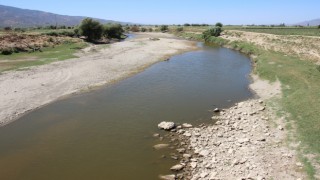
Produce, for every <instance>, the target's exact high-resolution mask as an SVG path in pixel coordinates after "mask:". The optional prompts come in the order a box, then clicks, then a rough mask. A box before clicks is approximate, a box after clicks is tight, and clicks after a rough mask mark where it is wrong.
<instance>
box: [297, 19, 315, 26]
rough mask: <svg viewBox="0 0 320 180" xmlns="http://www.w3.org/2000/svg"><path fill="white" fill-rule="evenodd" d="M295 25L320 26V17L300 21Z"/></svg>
mask: <svg viewBox="0 0 320 180" xmlns="http://www.w3.org/2000/svg"><path fill="white" fill-rule="evenodd" d="M295 25H301V26H308V25H309V26H318V25H320V18H319V19H313V20H310V21H304V22H300V23H297V24H295Z"/></svg>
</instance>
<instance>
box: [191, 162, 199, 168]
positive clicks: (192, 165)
mask: <svg viewBox="0 0 320 180" xmlns="http://www.w3.org/2000/svg"><path fill="white" fill-rule="evenodd" d="M197 164H198V163H197V162H191V163H190V166H191V168H192V169H194V168H196V167H197Z"/></svg>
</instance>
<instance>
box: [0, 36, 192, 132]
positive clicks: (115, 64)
mask: <svg viewBox="0 0 320 180" xmlns="http://www.w3.org/2000/svg"><path fill="white" fill-rule="evenodd" d="M150 37H159V38H160V40H157V41H152V40H150V39H149V38H150ZM195 48H196V47H195V44H194V43H192V42H190V41H185V40H178V39H175V38H174V37H173V36H172V35H169V34H163V33H143V34H138V35H137V36H136V38H134V39H131V40H127V41H124V42H119V43H115V44H112V45H107V46H106V45H102V46H91V47H89V48H88V49H85V50H83V51H82V52H81V53H79V54H78V55H79V56H80V58H77V59H71V60H67V61H62V62H55V63H52V64H47V65H43V66H38V67H33V68H30V69H27V70H22V71H10V72H6V73H4V74H1V75H0V126H3V125H6V124H8V123H10V122H12V121H14V120H15V119H17V118H18V117H20V116H21V115H23V114H25V113H26V112H28V111H31V110H33V109H36V108H38V107H41V106H43V105H45V104H48V103H50V102H53V101H55V100H57V99H59V98H62V97H65V96H67V95H70V94H73V93H76V92H80V91H86V90H89V89H91V88H93V87H96V86H100V85H104V84H109V83H112V82H115V81H118V80H121V79H123V78H125V77H128V76H130V75H132V74H135V73H137V72H140V71H142V70H143V69H144V68H146V67H148V66H150V65H152V64H154V63H156V62H158V61H161V60H164V59H166V58H168V57H170V56H172V55H174V54H177V53H181V52H185V51H189V50H191V49H195Z"/></svg>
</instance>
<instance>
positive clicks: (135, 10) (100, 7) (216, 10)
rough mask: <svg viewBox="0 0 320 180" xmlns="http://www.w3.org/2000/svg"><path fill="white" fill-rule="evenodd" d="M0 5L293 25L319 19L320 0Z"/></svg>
mask: <svg viewBox="0 0 320 180" xmlns="http://www.w3.org/2000/svg"><path fill="white" fill-rule="evenodd" d="M0 4H1V5H8V6H14V7H19V8H25V9H33V10H41V11H48V12H52V13H58V14H63V15H79V16H90V17H96V18H102V19H110V20H117V21H126V22H134V23H143V24H183V23H208V24H213V23H216V22H218V21H220V22H222V23H223V24H279V23H286V24H290V23H297V22H300V21H305V20H311V19H316V18H320V0H52V1H50V0H47V1H45V0H0Z"/></svg>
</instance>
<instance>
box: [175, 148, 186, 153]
mask: <svg viewBox="0 0 320 180" xmlns="http://www.w3.org/2000/svg"><path fill="white" fill-rule="evenodd" d="M177 151H178V152H179V153H181V154H182V153H184V152H186V149H185V148H179V149H177Z"/></svg>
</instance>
